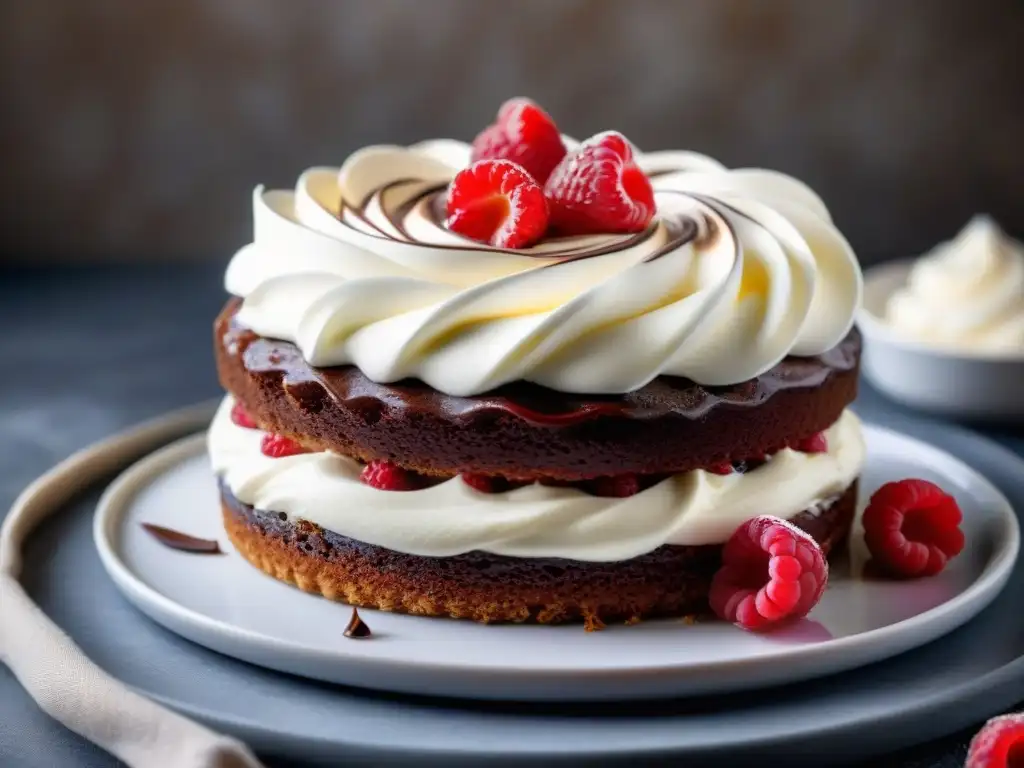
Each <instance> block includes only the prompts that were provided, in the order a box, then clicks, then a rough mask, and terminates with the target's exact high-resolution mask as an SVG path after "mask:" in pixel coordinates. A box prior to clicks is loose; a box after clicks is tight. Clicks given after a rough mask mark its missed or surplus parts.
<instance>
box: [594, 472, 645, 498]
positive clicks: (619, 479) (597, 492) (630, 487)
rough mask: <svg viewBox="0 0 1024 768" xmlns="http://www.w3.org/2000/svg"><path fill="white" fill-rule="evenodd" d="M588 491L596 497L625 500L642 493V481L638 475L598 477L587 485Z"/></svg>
mask: <svg viewBox="0 0 1024 768" xmlns="http://www.w3.org/2000/svg"><path fill="white" fill-rule="evenodd" d="M587 490H588V491H590V493H591V494H592V495H594V496H606V497H609V498H613V499H625V498H626V497H628V496H635V495H636V494H637V493H639V492H640V480H639V478H638V477H637V476H636V475H611V476H607V477H597V478H594V479H593V480H591V481H590V482H589V483H587Z"/></svg>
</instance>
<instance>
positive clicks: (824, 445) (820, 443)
mask: <svg viewBox="0 0 1024 768" xmlns="http://www.w3.org/2000/svg"><path fill="white" fill-rule="evenodd" d="M793 447H794V448H796V450H798V451H800V452H801V453H828V438H826V437H825V433H824V432H818V433H817V434H814V435H811V436H810V437H805V438H803V439H802V440H798V441H797V444H796V445H795V446H793Z"/></svg>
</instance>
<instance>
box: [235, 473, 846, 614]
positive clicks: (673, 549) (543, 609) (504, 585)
mask: <svg viewBox="0 0 1024 768" xmlns="http://www.w3.org/2000/svg"><path fill="white" fill-rule="evenodd" d="M856 498H857V483H856V482H854V483H853V484H852V485H851V486H850V487H849V488H848V489H847V490H846V491H845V492H844V493H843V494H842V495H841V496H840V497H839V498H838V499H836V501H835V502H834V503H833V504H832V505H831V506H830V507H829V508H828V509H825V510H824V511H805V512H802V513H800V514H799V515H797V516H796V517H795V518H794V519H793V522H794V523H795V524H797V525H799V526H800V527H801V528H803V529H804V530H805V531H807V532H808V533H809V534H811V535H812V536H813V537H814V538H815V539H816V540H817V541H818V543H819V544H821V546H822V548H823V549H824V550H825V551H826V553H827V552H829V551H831V550H833V549H834V548H835V547H836V546H837V545H838V544H839V543H840V542H842V541H843V540H844V539H845V537H846V536H847V535H848V533H849V530H850V525H851V522H852V520H853V515H854V510H855V507H856ZM221 501H222V510H223V516H224V527H225V529H226V530H227V533H228V536H229V538H230V539H231V541H232V543H233V544H234V545H235V547H236V548H237V549H238V550H239V552H241V553H242V555H243V556H244V557H245V558H246V559H247V560H248V561H249V562H250V563H252V564H253V565H255V566H256V567H258V568H260V569H261V570H263V571H265V572H266V573H268V574H269V575H271V576H273V577H274V578H276V579H280V580H281V581H285V582H288V583H289V584H293V585H295V586H298V587H299V588H300V589H302V590H305V591H306V592H313V593H317V594H320V595H323V596H324V597H327V598H330V599H332V600H338V601H341V602H345V603H349V604H352V605H357V606H366V607H371V608H380V609H382V610H386V611H396V612H400V613H411V614H418V615H423V616H448V617H452V618H457V619H472V620H475V621H481V622H537V623H541V624H557V623H561V622H570V621H581V620H582V621H584V622H586V624H587V627H588V628H599V627H600V626H601V625H602V624H604V623H607V622H612V621H634V620H637V619H643V618H652V617H657V616H686V615H700V614H704V613H706V612H707V610H708V606H707V594H708V588H709V585H710V581H711V577H712V576H713V575H714V573H715V571H716V570H717V569H718V566H719V564H720V558H721V547H720V546H700V547H680V546H663V547H660V548H658V549H656V550H654V551H653V552H650V553H648V554H646V555H642V556H640V557H636V558H633V559H631V560H625V561H622V562H616V563H595V562H582V561H575V560H563V559H556V558H515V557H504V556H500V555H492V554H487V553H485V552H470V553H467V554H464V555H458V556H455V557H444V558H437V557H420V556H417V555H407V554H403V553H401V552H395V551H392V550H388V549H384V548H383V547H378V546H374V545H371V544H365V543H362V542H359V541H355V540H354V539H350V538H347V537H345V536H341V535H339V534H336V533H333V532H331V531H325V530H323V529H321V528H319V527H317V526H315V525H313V524H312V523H309V522H306V521H295V522H293V521H290V520H288V518H287V516H285V515H284V514H283V513H282V514H278V513H274V512H264V511H261V510H256V509H253V508H252V507H251V506H248V505H246V504H242V503H241V502H239V501H238V500H237V499H236V498H235V497H234V496H233V495H232V494H231V492H230V491H229V490H228V489H227V488H225V487H224V486H223V485H222V486H221Z"/></svg>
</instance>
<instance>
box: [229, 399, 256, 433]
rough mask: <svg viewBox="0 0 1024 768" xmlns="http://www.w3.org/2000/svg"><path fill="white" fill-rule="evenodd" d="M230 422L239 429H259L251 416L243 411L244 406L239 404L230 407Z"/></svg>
mask: <svg viewBox="0 0 1024 768" xmlns="http://www.w3.org/2000/svg"><path fill="white" fill-rule="evenodd" d="M231 421H232V422H234V423H235V424H237V425H238V426H240V427H245V428H246V429H259V426H258V425H257V424H256V422H255V421H253V418H252V416H250V415H249V412H248V411H247V410H245V406H244V405H242V404H241V403H235V404H234V405H233V406H232V407H231Z"/></svg>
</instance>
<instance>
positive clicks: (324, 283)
mask: <svg viewBox="0 0 1024 768" xmlns="http://www.w3.org/2000/svg"><path fill="white" fill-rule="evenodd" d="M253 204H254V216H255V235H254V238H253V242H252V243H251V244H249V245H247V246H245V247H244V248H242V249H241V250H240V251H239V252H238V253H237V254H236V255H235V256H234V257H233V259H232V260H231V262H230V265H229V266H228V270H227V277H226V287H227V289H228V292H229V293H230V294H232V297H231V298H230V300H229V301H228V302H227V305H226V306H225V307H224V309H223V311H222V312H221V314H220V316H219V317H218V318H217V320H216V324H215V333H214V344H215V351H216V359H217V366H218V371H219V375H220V380H221V382H222V383H223V386H224V387H225V389H226V390H227V391H228V396H227V398H226V399H225V401H224V403H223V405H222V407H221V408H220V410H219V412H218V414H217V416H216V418H215V419H214V422H213V424H212V426H211V429H210V435H209V449H210V454H211V458H212V463H213V466H214V469H215V471H216V473H217V475H218V478H219V482H220V490H221V498H222V507H223V517H224V525H225V528H226V531H227V533H228V536H229V537H230V539H231V541H232V543H233V544H234V546H235V547H236V548H237V550H238V551H239V552H240V553H241V554H242V555H243V556H244V557H245V558H246V559H247V560H248V561H249V562H251V563H252V564H253V565H254V566H256V567H258V568H260V569H262V570H263V571H265V572H266V573H268V574H270V575H271V576H274V577H276V578H278V579H281V580H283V581H286V582H289V583H291V584H295V585H297V586H298V587H300V588H301V589H304V590H306V591H310V592H315V593H319V594H321V595H323V596H325V597H327V598H331V599H334V600H339V601H343V602H346V603H349V604H352V605H356V606H367V607H373V608H380V609H383V610H389V611H401V612H407V613H412V614H420V615H427V616H446V617H454V618H464V619H473V620H476V621H482V622H507V621H513V622H540V623H557V622H566V621H583V622H585V623H586V624H587V626H588V627H591V628H596V627H599V626H601V625H602V624H603V623H605V622H610V621H625V622H632V621H636V620H640V619H643V618H648V617H655V616H683V615H691V614H701V613H705V612H707V611H708V607H709V594H710V593H711V591H712V590H711V585H712V581H713V579H714V578H715V577H716V574H720V573H721V571H722V563H723V545H724V544H725V543H726V542H727V541H728V540H730V537H734V536H735V535H736V532H737V531H740V530H747V529H745V528H744V525H745V524H748V523H749V522H750V521H751V520H752V519H756V518H764V517H765V516H768V517H769V518H771V519H777V520H778V521H779V524H778V525H775V526H774V527H773V528H772V529H771V530H772V531H774V532H775V533H773V534H772V536H775V534H778V535H779V536H782V537H783V538H784V539H785V538H786V537H790V538H789V539H786V542H788V543H785V542H784V544H778V543H777V542H776V544H773V545H772V546H774V547H775V549H773V550H772V552H773V553H775V554H778V552H782V551H783V549H785V548H786V547H788V549H786V551H788V552H790V553H791V554H793V555H794V557H790V560H793V563H792V568H793V569H798V566H799V567H802V568H803V569H804V574H805V580H804V581H803V582H800V578H801V575H800V573H799V572H798V571H797V570H794V571H793V572H792V573H791V574H790V575H791V576H792V579H793V583H794V584H801V583H802V584H803V591H804V597H803V598H802V600H801V599H798V598H799V595H797V597H793V596H792V595H791V594H790V593H791V592H792V590H790V591H789V592H786V590H782V589H781V588H779V589H776V590H775V593H773V594H776V595H777V596H779V597H778V600H779V601H780V605H781V604H783V603H786V604H787V605H789V603H792V604H793V605H796V604H797V603H800V604H806V603H807V602H808V600H809V597H808V595H809V593H810V592H814V591H818V592H819V593H820V588H821V587H823V585H824V579H823V572H822V570H821V569H822V566H821V565H820V564H819V565H814V564H813V563H811V562H810V561H807V562H803V561H802V560H801V563H802V565H801V563H797V561H798V560H800V557H797V556H796V555H800V552H802V551H803V550H801V549H800V547H804V546H805V544H806V546H809V547H812V548H813V549H814V550H815V552H816V553H818V554H817V555H816V556H819V557H820V556H823V555H826V554H827V553H828V552H829V551H830V550H834V549H835V547H836V546H837V545H838V544H839V543H840V542H841V541H842V540H843V539H844V538H845V537H846V535H847V533H848V531H849V528H850V525H851V520H852V517H853V513H854V507H855V502H856V493H857V478H858V475H859V473H860V470H861V467H862V464H863V461H864V443H863V439H862V437H861V430H860V425H859V422H858V420H857V418H856V416H855V415H854V414H853V413H852V412H851V411H850V410H849V409H848V406H849V404H850V402H851V401H852V400H853V399H854V397H855V395H856V391H857V375H858V362H859V356H860V344H861V342H860V336H859V335H858V333H857V331H856V330H855V329H854V328H853V316H854V312H855V309H856V307H857V305H858V302H859V300H860V288H861V278H860V271H859V268H858V265H857V261H856V259H855V257H854V255H853V253H852V251H851V249H850V247H849V246H848V245H847V243H846V241H845V240H844V239H843V237H842V235H841V234H840V233H839V232H838V231H837V229H836V228H835V226H834V225H833V223H832V221H831V219H830V216H829V213H828V211H827V209H826V207H825V206H824V204H823V203H822V202H821V200H820V199H819V198H818V197H817V196H816V195H815V194H814V193H813V192H812V191H811V190H810V189H808V188H807V187H806V186H805V185H803V184H802V183H800V182H799V181H796V180H795V179H793V178H790V177H788V176H786V175H783V174H780V173H775V172H771V171H765V170H750V169H744V170H730V169H727V168H726V167H724V166H723V165H721V164H719V163H718V162H716V161H714V160H712V159H710V158H708V157H705V156H703V155H699V154H696V153H693V152H685V151H674V150H673V151H665V152H650V153H645V152H640V151H639V150H637V149H636V148H635V147H634V146H633V145H632V144H630V143H629V142H628V141H627V140H626V139H625V138H624V137H622V136H621V135H620V134H617V133H614V132H605V133H601V134H597V135H596V136H594V137H592V138H591V139H588V140H586V141H583V142H576V141H573V140H571V139H568V138H567V137H564V136H562V135H561V134H560V133H559V132H558V130H557V128H555V126H554V123H553V122H552V121H551V119H550V118H549V117H548V116H547V115H546V113H544V112H543V111H542V110H540V109H539V108H538V107H537V106H536V105H534V104H532V103H530V102H528V101H526V100H513V101H511V102H508V103H507V104H506V105H505V106H504V107H503V108H502V110H501V112H499V115H498V118H497V121H496V122H495V124H494V125H491V126H489V127H488V128H486V129H485V130H484V131H483V132H482V133H481V134H480V135H479V136H478V137H477V139H476V140H475V141H474V142H473V143H472V144H467V143H462V142H458V141H453V140H439V141H428V142H424V143H420V144H416V145H413V146H409V147H397V146H374V147H369V148H366V149H362V150H359V151H358V152H356V153H354V154H352V155H351V156H350V157H349V158H348V159H347V160H346V161H345V162H344V164H343V165H342V166H341V168H340V169H339V168H312V169H310V170H308V171H306V172H305V173H303V174H302V175H301V176H300V178H299V180H298V182H297V184H296V186H295V189H294V190H288V191H270V190H265V189H263V188H259V189H257V190H256V192H255V195H254V200H253ZM747 527H748V528H750V526H749V525H748V526H747ZM750 530H753V529H752V528H750ZM757 530H758V531H761V532H762V533H763V530H762V529H761V528H758V529H757ZM762 533H758V534H757V536H762ZM769 538H771V536H769V535H768V534H763V536H762V539H757V538H756V536H755V545H756V544H757V541H761V540H763V541H765V542H767V541H768V539H769ZM773 541H775V539H773ZM780 541H781V539H780ZM798 545H799V546H798ZM767 546H768V545H767V544H765V547H767ZM780 547H781V549H780ZM794 547H795V548H794ZM776 550H777V551H776ZM765 551H767V549H766V550H765ZM787 567H789V566H787ZM772 568H773V569H774V570H773V573H775V575H776V576H777V577H778V578H779V579H785V578H789V576H786V575H785V574H786V573H789V571H785V569H782V568H781V566H772ZM815 569H817V570H815ZM812 570H813V571H814V573H810V571H812ZM779 574H782V575H779ZM807 579H810V582H808V581H807ZM808 584H810V586H808ZM793 589H795V590H797V592H799V587H793ZM783 592H786V594H787V595H790V597H788V598H787V597H785V596H783ZM751 599H753V598H751ZM773 599H774V598H773ZM815 599H816V598H815ZM759 601H760V602H758V603H757V604H758V605H759V606H761V605H762V602H763V601H761V599H760V598H759ZM787 601H788V602H787ZM752 604H753V603H752ZM805 607H809V606H805ZM789 608H792V605H789ZM789 608H786V610H789ZM760 610H761V611H762V613H765V611H767V612H768V613H771V610H773V609H771V608H770V607H769V608H764V607H763V606H762V607H761V608H760ZM786 610H783V609H779V611H781V613H785V612H786ZM719 612H721V611H719ZM735 612H736V607H735V605H734V606H733V613H735ZM765 615H767V614H765Z"/></svg>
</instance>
